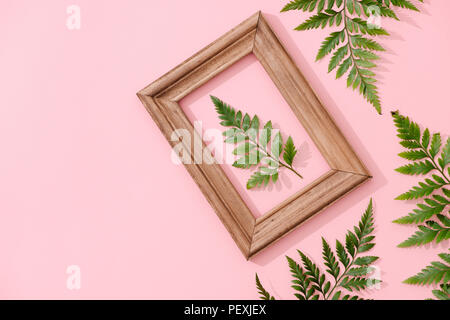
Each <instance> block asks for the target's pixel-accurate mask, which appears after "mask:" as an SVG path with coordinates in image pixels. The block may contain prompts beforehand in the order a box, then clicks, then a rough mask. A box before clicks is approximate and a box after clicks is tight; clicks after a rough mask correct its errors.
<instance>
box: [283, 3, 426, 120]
mask: <svg viewBox="0 0 450 320" xmlns="http://www.w3.org/2000/svg"><path fill="white" fill-rule="evenodd" d="M392 4H393V5H394V6H397V7H402V8H407V9H412V10H417V7H415V6H414V4H412V3H411V2H410V1H408V0H394V1H393V2H392ZM390 6H391V2H390V0H388V1H386V2H383V1H382V0H293V1H291V2H289V3H287V4H286V5H285V6H284V7H283V9H282V10H281V11H282V12H284V11H290V10H302V11H309V12H312V11H314V10H316V11H317V12H316V13H315V14H314V15H312V16H310V17H309V18H307V19H306V20H305V21H303V23H301V24H300V25H299V26H297V27H296V28H295V30H299V31H304V30H310V29H318V28H325V27H327V26H329V27H333V26H336V27H338V26H341V24H343V27H342V29H340V30H338V31H335V32H332V33H331V34H330V35H329V36H328V37H327V38H325V40H324V41H323V42H322V44H321V46H320V49H319V51H318V53H317V56H316V61H318V60H321V59H323V58H324V57H325V56H327V55H329V54H330V53H332V52H333V51H334V53H333V55H332V57H331V59H330V62H329V64H328V72H331V71H332V70H334V69H336V79H338V78H341V77H342V76H343V75H344V74H346V73H347V72H348V75H347V87H352V88H353V89H354V90H355V89H359V90H358V91H359V93H360V94H361V95H363V97H364V98H365V99H366V100H367V101H368V102H369V103H370V104H371V105H372V106H373V107H374V108H375V109H376V110H377V112H378V113H380V114H381V100H380V97H379V92H378V88H377V86H376V85H375V82H376V76H375V73H374V72H373V71H372V70H369V69H371V68H374V67H376V63H375V62H374V61H373V60H376V59H378V56H377V55H376V54H374V53H373V52H372V51H384V48H383V47H382V46H381V45H380V44H379V43H378V42H376V41H374V40H372V39H369V38H366V37H364V36H380V35H384V36H388V35H389V33H388V32H387V31H386V30H385V29H383V28H381V27H379V26H374V25H373V24H369V23H368V19H369V17H371V16H373V14H374V12H373V10H374V9H373V8H377V10H376V11H377V12H376V14H378V15H380V16H382V17H389V18H393V19H397V20H398V17H397V15H396V14H395V12H394V11H393V10H392V9H390ZM340 44H342V45H340ZM347 55H348V56H347Z"/></svg>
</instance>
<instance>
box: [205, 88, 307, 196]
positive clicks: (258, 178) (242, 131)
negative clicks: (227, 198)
mask: <svg viewBox="0 0 450 320" xmlns="http://www.w3.org/2000/svg"><path fill="white" fill-rule="evenodd" d="M211 100H212V102H213V103H214V106H215V109H216V112H217V114H218V116H219V119H220V120H222V121H221V122H220V124H221V125H222V126H225V127H231V128H229V129H227V130H226V131H225V132H223V136H224V137H225V142H226V143H233V144H235V145H236V148H235V149H234V150H233V154H234V155H237V156H239V158H238V159H237V160H236V161H235V162H234V163H233V167H236V168H240V169H249V168H251V167H257V169H256V170H255V172H254V173H253V174H252V176H251V177H250V179H249V180H248V181H247V189H252V188H255V187H260V186H263V185H264V186H266V185H267V184H268V183H269V182H270V181H272V182H273V183H276V182H277V181H278V174H279V169H280V167H285V168H287V169H289V170H290V171H292V172H293V173H295V174H296V175H297V176H298V177H299V178H303V177H302V175H301V174H300V173H298V172H297V171H296V170H295V169H294V168H293V167H292V163H293V161H294V157H295V155H296V154H297V149H296V148H295V145H294V141H293V140H292V137H289V138H288V139H287V141H286V144H283V139H282V137H281V133H280V132H279V131H278V132H277V133H275V134H272V132H273V128H272V122H271V121H268V122H267V123H266V124H265V125H264V127H263V129H262V130H261V132H259V131H260V130H259V129H260V125H261V123H260V120H259V118H258V116H257V115H255V116H253V117H250V115H249V114H247V113H246V114H245V115H243V113H242V112H241V111H236V110H235V109H234V108H233V107H231V106H230V105H229V104H227V103H225V102H224V101H222V100H220V99H219V98H217V97H214V96H211ZM269 143H270V145H271V146H270V149H269V147H268V145H269ZM282 159H283V160H284V161H285V162H283V161H282ZM263 161H264V162H265V163H266V165H262V164H261V162H263Z"/></svg>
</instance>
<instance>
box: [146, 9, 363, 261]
mask: <svg viewBox="0 0 450 320" xmlns="http://www.w3.org/2000/svg"><path fill="white" fill-rule="evenodd" d="M250 53H253V54H254V55H255V56H256V58H257V59H258V60H259V62H260V63H261V64H262V65H263V67H264V69H265V70H266V72H267V73H268V74H269V76H270V78H271V79H272V81H273V82H274V83H275V85H276V86H277V88H278V90H279V91H280V92H281V94H282V95H283V97H284V99H285V100H286V101H287V103H288V104H289V106H290V107H291V108H292V110H293V112H294V114H295V115H296V116H297V118H298V120H299V121H300V123H301V124H302V125H303V127H304V128H305V129H306V131H307V133H308V134H309V135H310V137H311V139H312V140H313V142H314V143H315V144H316V146H317V148H318V149H319V151H320V152H321V154H322V156H323V157H324V158H325V160H326V161H327V162H328V165H329V166H330V168H331V170H330V171H329V172H327V173H326V174H324V175H322V176H321V177H319V178H318V179H317V180H315V181H314V182H313V183H311V184H310V185H308V186H306V187H305V188H304V189H303V190H301V191H299V192H297V193H296V194H294V195H293V196H291V197H290V198H288V199H287V200H285V201H284V202H282V203H281V204H279V205H278V206H277V207H275V208H274V209H272V210H271V211H270V212H268V213H266V214H265V215H263V216H261V217H259V218H255V217H254V216H253V215H252V213H251V212H250V210H249V208H248V207H247V205H246V204H245V203H244V201H243V200H242V198H241V197H240V195H239V194H238V192H237V191H236V190H235V188H234V186H233V185H232V183H231V182H230V180H229V179H228V177H227V176H226V175H225V173H224V172H223V170H222V168H221V167H220V165H219V164H217V162H215V161H214V159H213V160H212V161H213V162H214V163H213V164H206V163H205V162H203V163H200V164H195V163H194V164H185V166H186V169H187V170H188V171H189V173H190V174H191V176H192V178H193V179H194V180H195V182H196V183H197V184H198V186H199V187H200V189H201V191H202V192H203V194H204V196H205V197H206V199H207V200H208V201H209V203H210V204H211V206H212V207H213V208H214V210H215V212H216V213H217V215H218V216H219V218H220V220H221V221H222V222H223V224H224V225H225V227H226V228H227V230H228V231H229V233H230V234H231V236H232V238H233V239H234V241H235V242H236V244H237V246H238V247H239V249H240V250H241V251H242V253H243V254H244V256H245V257H246V258H247V259H249V258H250V257H251V256H253V255H254V254H256V253H257V252H259V251H260V250H262V249H263V248H265V247H267V246H268V245H270V244H271V243H273V242H274V241H276V240H278V239H280V238H281V237H283V236H284V235H286V234H287V233H288V232H290V231H292V230H293V229H294V228H296V227H297V226H299V225H300V224H301V223H302V222H304V221H306V220H307V219H308V218H310V217H311V216H313V215H314V214H316V213H318V212H319V211H321V210H323V209H324V208H326V207H327V206H329V205H330V204H331V203H333V202H334V201H336V200H337V199H339V198H341V197H342V196H344V195H345V194H347V193H348V192H350V191H351V190H353V189H354V188H355V187H357V186H359V185H360V184H361V183H363V182H364V181H366V180H367V179H369V178H370V177H371V176H370V174H369V172H368V170H367V169H366V168H365V166H364V164H363V163H362V162H361V160H360V159H359V158H358V156H357V155H356V153H355V152H354V150H353V149H352V147H351V146H350V145H349V143H348V142H347V140H346V139H345V137H344V136H343V134H342V133H341V131H340V130H339V128H338V127H337V126H336V124H335V123H334V121H333V120H332V118H331V117H330V115H329V114H328V112H327V111H326V109H325V108H324V107H323V106H322V104H321V103H320V101H319V99H318V98H317V97H316V95H315V94H314V92H313V90H312V89H311V87H310V86H309V84H308V83H307V81H306V80H305V78H304V77H303V75H302V73H301V72H300V70H299V69H298V68H297V66H296V65H295V63H294V61H293V60H292V58H291V57H290V56H289V54H288V53H287V51H286V50H285V49H284V47H283V45H282V44H281V42H280V41H279V40H278V38H277V36H276V35H275V33H274V32H273V31H272V30H271V28H270V26H269V24H268V23H267V21H266V19H265V18H264V16H263V14H262V13H261V12H257V13H256V14H254V15H252V16H251V17H250V18H248V19H247V20H245V21H244V22H242V23H241V24H239V25H238V26H237V27H235V28H234V29H232V30H231V31H229V32H227V33H226V34H225V35H223V36H222V37H220V38H219V39H217V40H216V41H214V42H213V43H211V44H210V45H208V46H207V47H205V48H204V49H202V50H201V51H199V52H198V53H196V54H195V55H193V56H192V57H191V58H189V59H187V60H186V61H184V62H183V63H182V64H180V65H179V66H177V67H175V68H174V69H173V70H171V71H169V72H168V73H166V74H165V75H163V76H162V77H161V78H159V79H158V80H156V81H155V82H153V83H151V84H150V85H148V86H147V87H145V88H144V89H142V90H140V91H139V92H138V93H137V95H138V97H139V98H140V100H141V101H142V103H143V104H144V106H145V107H146V108H147V110H148V112H149V113H150V115H151V116H152V118H153V119H154V121H155V122H156V124H157V125H158V127H159V129H160V130H161V131H162V133H163V134H164V136H165V137H166V139H167V140H168V141H169V143H170V144H171V146H172V147H173V146H174V145H175V144H177V143H179V142H178V141H177V142H173V141H171V135H172V132H173V131H174V130H175V129H179V128H184V129H187V130H189V131H190V133H191V134H192V135H195V134H197V133H196V132H195V130H194V128H193V126H192V124H191V122H190V121H189V120H188V118H187V117H186V115H185V114H184V112H183V110H182V109H181V107H180V106H179V104H178V102H179V101H180V100H181V99H182V98H183V97H185V96H186V95H188V94H189V93H190V92H192V91H193V90H195V89H196V88H198V87H199V86H201V85H203V84H204V83H205V82H207V81H208V80H210V79H211V78H213V77H214V76H216V75H217V74H219V73H220V72H222V71H223V70H225V69H226V68H228V67H230V66H231V65H232V64H233V63H235V62H237V61H238V60H240V59H241V58H243V57H244V56H246V55H248V54H250ZM184 148H186V149H187V150H189V151H190V152H191V153H190V154H191V155H192V156H193V158H194V159H195V157H197V156H199V155H197V154H195V153H194V151H195V150H194V148H193V146H191V145H184ZM196 149H198V148H196ZM200 156H201V155H200ZM194 162H195V161H194Z"/></svg>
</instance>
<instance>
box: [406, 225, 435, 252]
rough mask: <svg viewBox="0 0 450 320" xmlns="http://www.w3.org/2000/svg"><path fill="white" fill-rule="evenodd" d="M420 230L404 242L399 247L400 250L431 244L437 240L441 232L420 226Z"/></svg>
mask: <svg viewBox="0 0 450 320" xmlns="http://www.w3.org/2000/svg"><path fill="white" fill-rule="evenodd" d="M418 228H419V230H418V231H416V233H415V234H413V235H412V236H411V237H409V238H408V239H407V240H405V241H403V242H402V243H400V244H399V245H398V247H399V248H407V247H412V246H420V245H424V244H427V243H430V242H431V241H433V240H434V239H436V237H437V235H438V234H439V230H433V229H431V228H428V227H425V226H418Z"/></svg>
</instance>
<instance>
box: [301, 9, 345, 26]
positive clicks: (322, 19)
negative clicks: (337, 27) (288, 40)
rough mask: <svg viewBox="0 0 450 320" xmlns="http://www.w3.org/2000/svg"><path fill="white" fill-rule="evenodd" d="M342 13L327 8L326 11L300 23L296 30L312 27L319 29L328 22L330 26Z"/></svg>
mask: <svg viewBox="0 0 450 320" xmlns="http://www.w3.org/2000/svg"><path fill="white" fill-rule="evenodd" d="M340 14H341V13H340V12H338V11H334V10H326V11H325V12H319V13H318V14H316V15H314V16H312V17H310V18H309V19H307V20H306V21H305V22H303V23H302V24H300V25H299V26H298V27H296V28H295V30H298V31H302V30H310V29H318V28H322V29H323V28H325V27H326V26H327V25H328V24H330V26H331V25H332V24H333V22H334V19H335V18H336V17H337V16H338V15H340Z"/></svg>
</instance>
